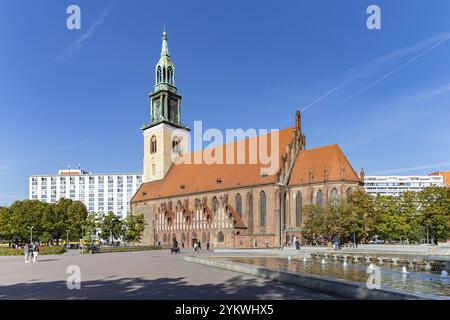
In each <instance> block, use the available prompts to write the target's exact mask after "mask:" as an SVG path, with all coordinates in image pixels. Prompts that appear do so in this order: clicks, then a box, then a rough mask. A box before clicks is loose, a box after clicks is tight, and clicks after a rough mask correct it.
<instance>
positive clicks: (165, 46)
mask: <svg viewBox="0 0 450 320" xmlns="http://www.w3.org/2000/svg"><path fill="white" fill-rule="evenodd" d="M167 40H168V39H167V32H166V26H163V35H162V49H161V56H170V55H169V45H168V44H167Z"/></svg>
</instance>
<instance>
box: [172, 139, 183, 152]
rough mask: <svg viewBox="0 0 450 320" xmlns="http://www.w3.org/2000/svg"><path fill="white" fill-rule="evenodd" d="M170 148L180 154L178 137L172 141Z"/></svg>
mask: <svg viewBox="0 0 450 320" xmlns="http://www.w3.org/2000/svg"><path fill="white" fill-rule="evenodd" d="M172 150H173V152H174V153H176V154H180V153H181V150H180V139H179V138H178V137H175V138H174V139H173V141H172Z"/></svg>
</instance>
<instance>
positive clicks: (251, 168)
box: [131, 128, 293, 202]
mask: <svg viewBox="0 0 450 320" xmlns="http://www.w3.org/2000/svg"><path fill="white" fill-rule="evenodd" d="M278 132H279V157H280V158H281V156H282V155H284V154H285V153H286V145H287V144H290V143H291V140H292V134H293V129H292V128H288V129H284V130H280V131H278ZM267 137H268V139H267V150H269V154H270V148H271V141H272V137H273V134H272V133H269V134H268V136H267ZM259 138H261V137H252V138H246V139H244V140H241V141H238V142H234V143H229V144H224V145H220V146H217V147H214V148H210V149H206V150H207V151H208V150H209V151H211V152H213V153H214V152H216V154H217V152H219V151H221V150H222V152H223V154H224V159H225V158H226V151H227V149H229V150H231V148H233V149H234V158H235V161H234V163H235V164H206V163H201V164H194V163H193V164H187V163H184V164H173V165H172V166H171V167H170V169H169V171H168V172H167V174H166V176H165V178H164V179H162V180H158V181H153V182H147V183H144V184H142V186H141V187H140V188H139V190H138V191H137V192H136V194H135V195H134V197H133V199H132V200H131V201H132V202H140V201H145V200H150V199H156V198H164V197H169V196H170V197H175V196H181V195H187V194H192V193H199V192H207V191H213V190H224V189H231V188H237V187H245V186H251V185H263V184H270V183H275V182H276V179H277V175H276V172H272V173H271V174H268V175H266V176H264V175H262V174H261V172H264V170H265V168H267V167H268V166H267V165H266V164H263V163H261V161H260V159H259V157H258V156H257V157H256V158H258V159H256V160H257V161H256V163H254V164H251V163H250V161H249V149H250V145H252V143H254V142H258V139H259ZM259 141H260V140H259ZM242 142H245V150H246V152H245V155H246V159H245V160H246V161H245V164H236V162H237V161H236V159H237V155H238V154H237V146H238V144H240V143H242ZM257 145H258V144H257ZM204 151H205V150H202V151H197V152H193V153H191V154H189V155H187V156H188V158H189V159H195V157H196V156H198V155H200V154H201V153H202V152H204ZM258 151H259V145H258ZM192 162H194V161H193V160H192ZM279 164H280V165H281V159H279ZM275 171H278V168H277V169H276V170H275ZM218 180H220V181H221V182H220V183H218ZM182 186H183V187H182Z"/></svg>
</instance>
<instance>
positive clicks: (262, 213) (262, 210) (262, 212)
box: [259, 191, 266, 227]
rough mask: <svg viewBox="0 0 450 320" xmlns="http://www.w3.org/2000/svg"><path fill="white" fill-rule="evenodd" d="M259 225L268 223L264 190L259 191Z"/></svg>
mask: <svg viewBox="0 0 450 320" xmlns="http://www.w3.org/2000/svg"><path fill="white" fill-rule="evenodd" d="M259 225H260V226H261V227H263V226H265V225H266V193H265V192H264V191H261V192H260V193H259Z"/></svg>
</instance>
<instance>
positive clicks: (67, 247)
mask: <svg viewBox="0 0 450 320" xmlns="http://www.w3.org/2000/svg"><path fill="white" fill-rule="evenodd" d="M66 233H67V237H66V239H67V240H66V251H67V252H68V251H69V229H67V230H66Z"/></svg>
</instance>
